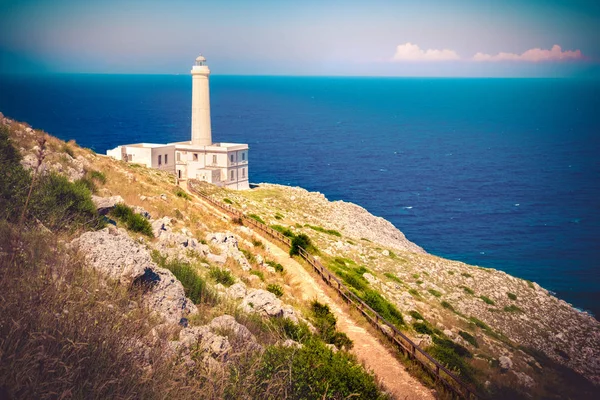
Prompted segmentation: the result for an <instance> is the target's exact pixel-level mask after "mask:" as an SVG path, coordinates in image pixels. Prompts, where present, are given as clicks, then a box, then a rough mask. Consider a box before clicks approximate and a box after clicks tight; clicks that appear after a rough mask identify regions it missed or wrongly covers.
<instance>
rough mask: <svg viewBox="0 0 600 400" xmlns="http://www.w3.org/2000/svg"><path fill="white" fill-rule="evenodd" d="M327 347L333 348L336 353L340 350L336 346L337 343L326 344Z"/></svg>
mask: <svg viewBox="0 0 600 400" xmlns="http://www.w3.org/2000/svg"><path fill="white" fill-rule="evenodd" d="M325 347H327V348H328V349H329V350H331V351H332V352H334V353H337V352H338V351H339V350H338V348H337V347H336V346H335V344H330V343H329V344H326V345H325Z"/></svg>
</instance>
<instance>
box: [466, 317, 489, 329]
mask: <svg viewBox="0 0 600 400" xmlns="http://www.w3.org/2000/svg"><path fill="white" fill-rule="evenodd" d="M469 320H470V321H471V322H473V323H474V324H475V325H476V326H478V327H479V328H481V329H483V330H486V331H491V328H490V327H489V326H488V325H487V324H486V323H485V322H483V321H481V320H480V319H477V318H475V317H470V318H469Z"/></svg>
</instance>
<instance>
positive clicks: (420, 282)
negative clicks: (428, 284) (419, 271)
mask: <svg viewBox="0 0 600 400" xmlns="http://www.w3.org/2000/svg"><path fill="white" fill-rule="evenodd" d="M415 283H416V284H417V285H422V284H423V281H416V282H415Z"/></svg>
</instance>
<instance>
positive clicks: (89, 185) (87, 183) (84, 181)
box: [75, 176, 98, 193]
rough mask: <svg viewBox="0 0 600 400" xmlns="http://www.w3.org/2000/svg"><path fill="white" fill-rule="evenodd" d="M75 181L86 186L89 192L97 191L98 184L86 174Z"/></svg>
mask: <svg viewBox="0 0 600 400" xmlns="http://www.w3.org/2000/svg"><path fill="white" fill-rule="evenodd" d="M75 182H77V183H80V184H82V185H84V186H85V187H86V188H88V190H89V191H90V193H97V192H98V186H96V183H95V182H94V181H93V179H90V178H89V177H88V176H83V177H81V178H79V179H77V180H76V181H75Z"/></svg>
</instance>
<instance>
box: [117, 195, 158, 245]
mask: <svg viewBox="0 0 600 400" xmlns="http://www.w3.org/2000/svg"><path fill="white" fill-rule="evenodd" d="M110 214H111V215H112V216H114V217H115V218H117V219H118V220H120V221H121V222H123V223H124V224H125V225H126V226H127V229H129V230H131V231H133V232H139V233H141V234H143V235H146V236H148V237H154V233H153V232H152V225H151V224H150V222H149V221H148V220H147V219H146V218H144V217H143V216H142V215H140V214H136V213H135V212H134V211H133V209H132V208H131V207H129V206H127V205H125V204H123V203H119V204H117V205H116V206H115V208H113V210H112V211H111V212H110Z"/></svg>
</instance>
